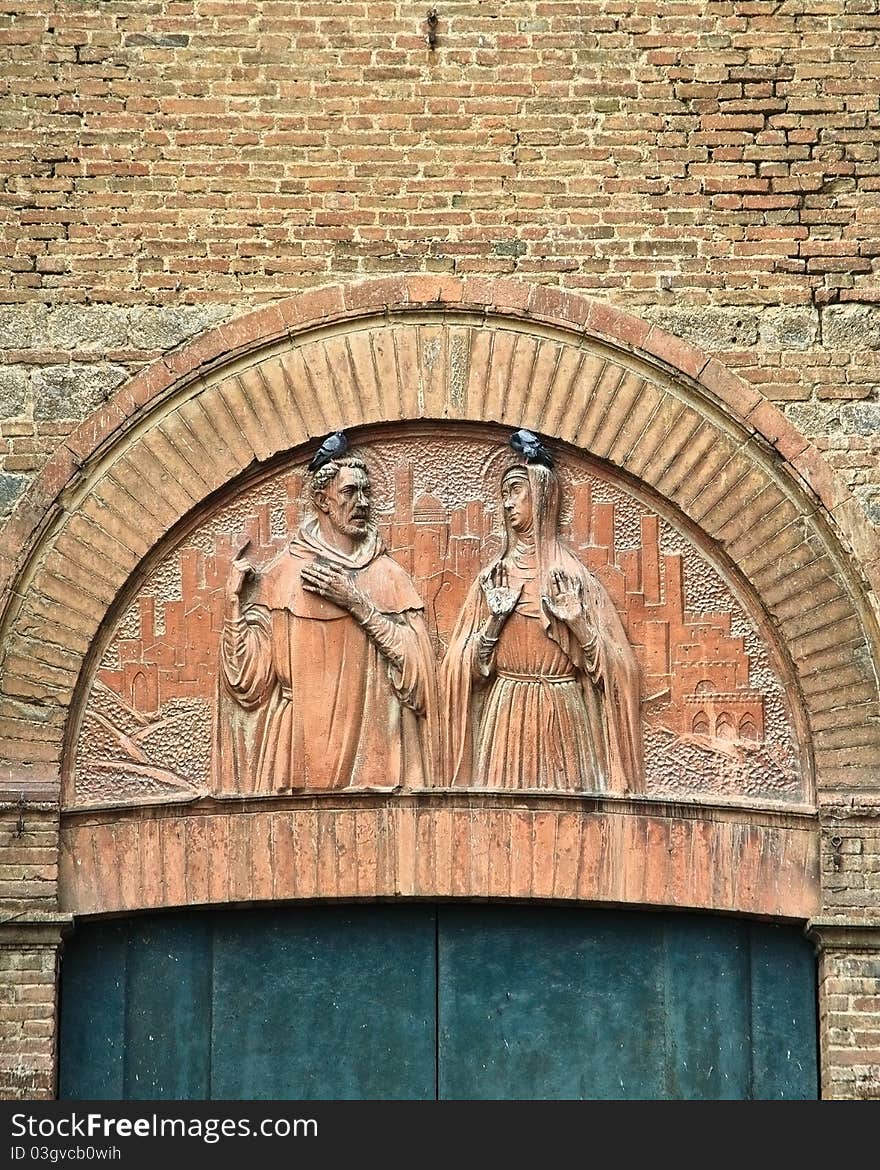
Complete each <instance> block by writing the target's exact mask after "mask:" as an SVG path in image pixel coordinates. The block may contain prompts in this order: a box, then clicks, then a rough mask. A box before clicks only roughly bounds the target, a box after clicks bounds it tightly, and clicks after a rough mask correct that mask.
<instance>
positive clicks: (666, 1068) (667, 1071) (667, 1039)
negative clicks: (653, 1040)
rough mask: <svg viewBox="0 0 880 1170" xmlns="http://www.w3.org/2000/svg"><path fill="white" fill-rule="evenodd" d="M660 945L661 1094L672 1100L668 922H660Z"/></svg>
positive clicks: (672, 1057)
mask: <svg viewBox="0 0 880 1170" xmlns="http://www.w3.org/2000/svg"><path fill="white" fill-rule="evenodd" d="M660 945H661V948H662V954H663V961H662V963H661V964H660V982H661V996H660V1000H661V1003H662V1010H663V1092H664V1093H665V1095H666V1100H667V1101H671V1100H672V1099H673V1094H672V1085H673V1076H672V1061H673V1059H674V1056H673V1051H672V1037H671V1035H670V1033H671V1026H670V1019H669V923H668V921H661V923H660Z"/></svg>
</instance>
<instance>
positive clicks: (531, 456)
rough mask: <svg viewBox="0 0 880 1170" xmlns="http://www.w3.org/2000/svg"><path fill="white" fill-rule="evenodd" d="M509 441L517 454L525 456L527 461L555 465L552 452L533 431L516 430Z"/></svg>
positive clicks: (544, 465)
mask: <svg viewBox="0 0 880 1170" xmlns="http://www.w3.org/2000/svg"><path fill="white" fill-rule="evenodd" d="M508 442H509V443H510V445H511V447H513V449H514V451H516V452H517V454H519V455H522V456H523V457H524V458H525V461H526V463H540V464H541V465H542V466H543V467H552V466H553V459H552V456H551V455H550V452H549V451H548V450H547V448H546V447H545V446H544V444H543V443H542V442H541V440H540V439H539V438H538V436H537V435H534V434H532V432H531V431H514V432H513V434H512V435H511V436H510V438H509V440H508Z"/></svg>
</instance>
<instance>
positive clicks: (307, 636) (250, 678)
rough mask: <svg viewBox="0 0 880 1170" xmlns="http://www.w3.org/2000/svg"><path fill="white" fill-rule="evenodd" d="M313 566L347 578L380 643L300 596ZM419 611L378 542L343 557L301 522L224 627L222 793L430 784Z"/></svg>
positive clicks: (218, 751) (430, 693)
mask: <svg viewBox="0 0 880 1170" xmlns="http://www.w3.org/2000/svg"><path fill="white" fill-rule="evenodd" d="M315 558H320V559H321V560H323V561H324V562H330V563H332V564H333V565H335V566H337V567H339V568H342V569H344V570H345V571H346V572H347V573H348V575H349V578H350V580H351V583H352V584H353V585H354V586H355V587H356V588H357V589H358V590H360V592H361V593H362V594H363V595H364V596H365V597H366V598H367V599H368V600H369V602H370V603H371V604H372V605H373V607H374V609H375V611H376V613H375V614H374V616H373V617H372V618H371V619H370V621H369V622H368V623H367V624H368V626H369V627H370V629H371V630H372V633H373V636H371V635H370V634H369V633H368V632H367V630H366V629H364V628H363V627H362V626H361V625H359V624H358V622H356V621H355V619H354V618H353V617H352V615H351V614H350V613H349V612H348V611H347V610H345V609H342V608H340V607H339V606H337V605H335V604H334V603H333V602H331V601H327V600H326V599H324V598H322V597H320V596H319V595H318V594H316V593H312V592H309V591H308V590H307V589H305V588H304V587H303V583H302V581H301V578H300V571H301V570H302V568H303V567H304V566H305V565H308V564H311V563H313V561H314V560H315ZM423 610H424V604H423V602H422V600H421V598H420V597H419V595H418V594H417V593H416V590H415V586H414V585H413V582H412V580H411V578H410V577H409V575H408V573H407V572H406V570H405V569H403V568H402V567H401V566H400V565H399V564H398V563H397V562H396V561H395V560H393V559H392V558H391V557H390V556H389V555H388V553H387V552H386V551H385V548H384V545H383V544H382V542H381V540H380V539H379V537H378V535H376V534H375V533H374V534H371V535H370V536H368V537H367V538H366V539H365V540H364V541H363V542H362V543H361V544H360V545H359V546H358V548H357V549H356V550H355V551H354V552H353V553H352V554H350V555H347V554H345V553H343V552H340V551H339V550H338V549H335V548H332V547H331V546H329V545H327V544H326V543H325V542H324V541H323V540H322V538H321V536H320V532H319V529H318V524H317V521H315V520H312V521H310V522H307V523H306V524H304V525H303V526H302V528H301V529H300V530H299V532H298V533H297V535H296V536H295V537H294V538H293V540H292V541H291V543H290V545H289V547H288V548H287V549H285V550H284V551H283V552H282V553H281V554H279V556H277V557H276V558H275V559H274V560H273V561H272V562H270V564H269V565H268V567H267V568H266V569H265V570H264V571H263V572H262V573H261V574H260V575H259V577H258V580H257V584H256V587H255V590H254V593H253V596H252V597H251V598H250V600H249V602H248V604H247V605H246V606H244V607H243V608H242V610H241V616H240V617H239V618H238V619H237V620H231V619H230V620H227V621H226V623H225V626H224V630H223V636H222V641H221V647H220V683H219V688H220V692H221V694H220V700H219V702H218V719H217V727H216V742H215V788H219V789H220V790H225V791H230V790H231V791H234V792H242V793H243V792H256V793H271V792H290V791H299V790H302V789H337V788H354V787H357V788H365V787H366V788H382V789H386V790H387V789H393V788H397V787H401V786H406V787H422V786H424V785H426V784H429V783H430V782H431V777H432V775H433V769H434V760H435V756H436V752H435V744H434V738H435V735H436V713H437V712H436V707H437V703H436V685H435V676H434V656H433V652H432V647H431V641H430V637H429V634H428V630H427V626H426V624H425V619H424V613H423ZM377 643H378V644H377ZM380 644H381V645H382V646H383V647H384V652H383V650H382V649H380ZM230 700H234V701H233V702H230ZM246 713H249V714H246Z"/></svg>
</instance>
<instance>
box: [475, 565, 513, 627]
mask: <svg viewBox="0 0 880 1170" xmlns="http://www.w3.org/2000/svg"><path fill="white" fill-rule="evenodd" d="M480 584H481V585H482V587H483V593H484V594H485V596H486V604H487V605H488V607H489V613H491V615H492V616H493V617H494V618H497V619H499V620H500V621H504V620H505V619H506V618H508V617H510V615H511V614H512V613H513V611H514V610H515V609H516V603H517V602H518V601H519V599H520V595H521V594H522V591H523V587H522V585H520V586H519V588H518V589H512V588H511V587H510V575H509V573H508V571H507V566H506V565H505V564H504V562H503V561H499V562H498V564H497V565H495V566H494V567H493V568H491V569H489V570H488V571H487V572H485V573H484V574H483V576H482V577H481V578H480Z"/></svg>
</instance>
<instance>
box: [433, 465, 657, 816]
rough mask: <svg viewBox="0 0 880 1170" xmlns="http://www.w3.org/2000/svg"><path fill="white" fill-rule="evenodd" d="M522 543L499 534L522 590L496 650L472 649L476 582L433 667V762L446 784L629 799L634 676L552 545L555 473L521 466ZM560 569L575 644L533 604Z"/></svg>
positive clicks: (608, 616)
mask: <svg viewBox="0 0 880 1170" xmlns="http://www.w3.org/2000/svg"><path fill="white" fill-rule="evenodd" d="M524 470H525V472H526V475H527V478H528V481H529V486H530V489H531V497H532V510H533V535H534V545H526V544H525V543H517V540H518V538H517V534H516V533H515V532H513V531H511V530H510V529H508V530H507V532H506V539H505V545H504V548H503V550H502V552H501V556H500V557H499V558H498V560H496V561H494V562H493V563H492V565H490V566H489V568H488V570H487V572H491V571H492V569H493V568H494V567H495V566H496V565H497V564H498V563H499V562H501V561H504V562H505V564H506V567H507V571H508V575H509V579H510V585H511V587H513V588H518V587H519V586H520V585H522V593H521V595H520V598H519V600H518V602H517V605H516V608H515V609H514V611H513V613H512V614H511V615H510V616H509V617H508V618H507V620H506V621H505V623H504V625H503V627H502V630H501V633H500V636H499V639H498V643H497V645H496V646H495V648H494V651H493V652H492V653H491V656H489V657H487V656H486V654H485V653H482V654H481V649H480V643H481V638H480V634H481V630H482V629H483V628H484V626H485V624H486V622H487V621H488V619H489V617H490V614H489V609H488V606H487V604H486V599H485V595H484V593H483V589H482V585H481V579H478V580H476V581H475V582H474V584H473V585H472V587H471V589H470V591H469V593H468V596H467V599H466V601H465V604H464V607H463V609H462V612H461V615H460V616H459V619H458V623H457V625H456V628H455V630H454V632H453V635H452V638H451V640H450V644H449V649H448V651H447V653H446V656H445V658H444V661H443V667H442V674H441V679H442V695H443V698H442V706H443V749H444V750H443V755H444V767H445V773H446V781H447V783H448V784H451V785H455V786H472V787H486V788H508V789H511V788H512V789H535V788H543V789H553V790H557V791H558V790H563V791H565V790H568V791H578V792H606V791H609V792H617V793H624V792H630V793H631V792H641V791H643V790H644V762H643V748H642V734H641V722H640V714H639V704H640V687H639V671H638V664H637V662H636V658H635V655H634V653H633V650H632V647H631V646H630V644H629V642H628V640H627V637H626V633H625V631H624V628H623V624H622V622H621V620H620V617H619V616H618V614H617V611H616V610H615V608H614V605H613V603H612V601H611V599H610V597H609V596H608V594H607V592H606V591H605V589H604V587H603V586H602V584H601V583H600V582H599V581H598V580H597V578H596V577H595V576H593V574H592V573H590V572H589V570H588V569H587V568H586V567H585V566H584V565H582V564H581V562H580V561H579V560H578V559H577V557H575V556H574V554H573V553H572V552H571V551H570V550H569V549H567V548H566V547H565V546H564V545H563V544H562V543H561V542H560V541H559V538H558V524H559V510H560V492H559V481H558V479H557V477H556V475H555V473H554V472H553V471H551V470H549V469H548V468H545V467H543V466H541V465H538V464H528V465H527V467H526V468H525V469H524ZM559 570H561V571H563V572H564V573H566V574H567V575H568V576H569V577H571V578H572V579H573V580H575V581H576V582H577V583H578V585H579V592H580V596H581V604H582V607H583V609H582V612H583V616H585V618H586V623H587V626H588V628H589V630H590V637H589V638H588V640H587V644H586V645H581V644H580V643H579V642H578V640H577V638H576V637H575V635H574V633H573V632H572V630H571V629H570V628H569V626H568V625H567V624H566V623H564V622H562V621H560V620H558V619H557V618H556V617H554V616H553V615H552V614H551V613H550V612H549V610H548V609H547V607H546V606H545V605H544V604H543V600H542V598H543V597H544V596H547V595H549V594H550V593H551V589H550V584H549V578H550V574H551V573H553V572H554V571H559Z"/></svg>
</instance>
